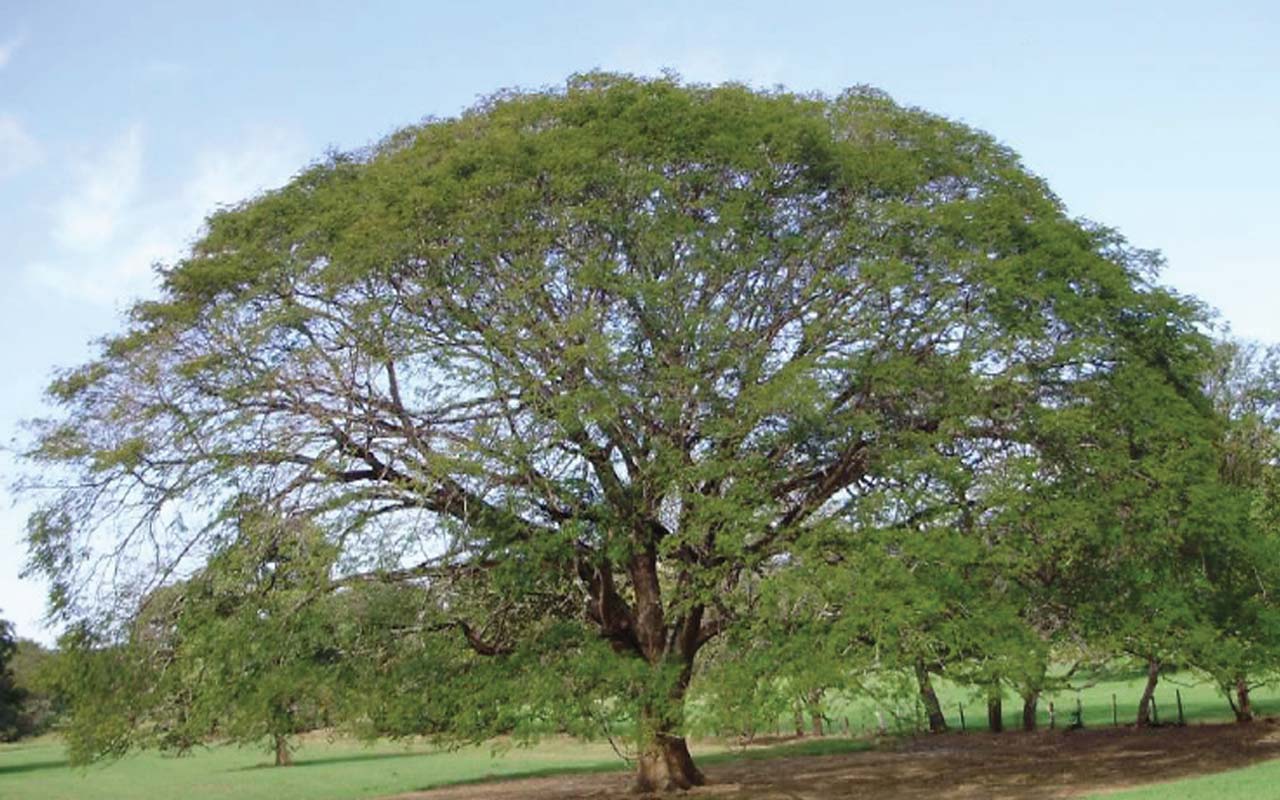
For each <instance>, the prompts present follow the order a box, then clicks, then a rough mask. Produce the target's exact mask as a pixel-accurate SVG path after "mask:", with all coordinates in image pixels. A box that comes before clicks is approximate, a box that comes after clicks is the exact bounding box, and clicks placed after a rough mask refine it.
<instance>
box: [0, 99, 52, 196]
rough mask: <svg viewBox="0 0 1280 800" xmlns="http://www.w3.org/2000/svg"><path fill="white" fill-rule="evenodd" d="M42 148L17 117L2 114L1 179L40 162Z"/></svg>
mask: <svg viewBox="0 0 1280 800" xmlns="http://www.w3.org/2000/svg"><path fill="white" fill-rule="evenodd" d="M42 149H43V148H41V147H40V143H39V142H38V141H36V140H35V138H34V137H32V136H31V134H29V133H27V131H26V129H25V128H24V127H22V123H20V122H18V120H17V118H15V117H11V116H4V115H0V180H3V179H5V178H9V177H12V176H14V175H17V174H18V173H19V172H22V171H23V170H25V169H28V168H30V167H33V166H35V165H36V164H39V163H40V159H41V158H42V156H43V153H42Z"/></svg>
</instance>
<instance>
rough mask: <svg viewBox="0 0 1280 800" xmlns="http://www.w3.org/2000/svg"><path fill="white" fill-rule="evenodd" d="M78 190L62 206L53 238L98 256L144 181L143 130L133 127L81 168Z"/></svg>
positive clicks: (77, 249)
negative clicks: (96, 252) (98, 251)
mask: <svg viewBox="0 0 1280 800" xmlns="http://www.w3.org/2000/svg"><path fill="white" fill-rule="evenodd" d="M76 171H77V173H79V174H78V180H77V181H76V187H75V189H74V190H73V191H72V192H71V193H70V194H68V195H67V196H66V197H64V198H63V199H62V201H61V202H60V203H59V204H58V209H57V212H56V221H55V224H54V231H53V235H54V238H55V239H56V240H57V241H58V243H59V244H61V245H63V246H64V247H66V248H68V249H71V250H76V251H80V252H94V251H96V250H99V249H101V248H102V247H103V246H104V245H106V244H108V243H109V242H110V241H111V239H112V237H114V236H115V234H116V229H117V227H119V225H120V219H121V216H122V215H123V214H124V213H125V212H126V210H127V209H129V208H130V206H131V205H132V204H133V203H134V200H135V197H136V194H137V191H138V185H139V184H140V182H141V180H142V126H141V125H133V126H132V127H130V128H129V129H128V130H127V131H125V133H124V134H123V135H121V136H120V137H118V138H117V139H116V140H115V141H113V142H111V143H110V144H109V145H107V147H106V148H105V149H104V150H103V151H102V152H100V153H97V154H95V155H94V156H93V157H92V158H89V159H86V160H85V161H84V162H82V163H81V164H80V165H79V166H78V167H77V168H76Z"/></svg>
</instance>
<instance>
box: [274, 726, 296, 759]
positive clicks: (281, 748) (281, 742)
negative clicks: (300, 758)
mask: <svg viewBox="0 0 1280 800" xmlns="http://www.w3.org/2000/svg"><path fill="white" fill-rule="evenodd" d="M275 744H276V766H277V767H291V766H293V754H292V753H290V752H289V739H288V738H287V737H285V736H284V735H282V734H279V733H277V734H275Z"/></svg>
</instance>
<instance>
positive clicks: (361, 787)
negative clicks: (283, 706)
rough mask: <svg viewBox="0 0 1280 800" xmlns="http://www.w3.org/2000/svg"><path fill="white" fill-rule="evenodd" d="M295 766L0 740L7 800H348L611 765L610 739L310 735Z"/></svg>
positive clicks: (242, 752)
mask: <svg viewBox="0 0 1280 800" xmlns="http://www.w3.org/2000/svg"><path fill="white" fill-rule="evenodd" d="M295 759H296V765H295V766H294V767H291V768H287V769H274V768H272V767H270V766H269V765H270V761H271V759H270V757H269V756H268V755H267V754H266V753H265V752H263V751H260V750H257V749H254V748H238V747H231V746H226V747H212V748H208V749H202V750H200V751H197V752H195V753H193V754H191V755H189V756H185V757H181V758H178V757H172V756H164V755H161V754H158V753H139V754H135V755H130V756H127V757H125V758H124V759H121V760H120V761H116V762H111V763H106V764H101V765H94V766H90V767H88V768H84V769H77V768H72V767H70V766H69V765H68V764H67V761H66V755H65V753H64V752H63V749H62V745H61V743H60V742H58V741H57V740H56V739H52V738H47V739H43V740H38V741H35V742H31V743H19V744H15V745H5V746H0V798H4V800H37V799H39V800H73V799H74V800H90V799H91V800H135V798H136V799H138V800H141V798H161V797H184V798H191V800H222V799H223V798H226V799H227V800H230V799H231V798H236V799H237V800H281V798H287V797H306V798H309V800H350V798H364V797H374V796H378V795H385V794H393V793H396V792H405V791H411V790H414V789H423V788H428V787H431V786H440V785H443V784H448V783H460V782H467V781H476V780H484V779H487V778H496V777H511V776H516V775H529V774H551V773H561V772H571V771H584V770H608V769H617V768H619V767H620V766H622V765H621V762H620V761H619V760H618V758H617V756H615V755H614V753H613V751H612V750H611V749H610V748H609V746H608V745H607V744H577V743H571V742H566V741H550V742H544V743H542V744H539V745H538V746H536V747H533V748H515V749H511V750H509V751H507V752H506V753H502V754H498V755H496V756H495V755H494V753H493V751H492V750H491V749H490V748H485V747H477V748H467V749H463V750H457V751H453V752H442V751H439V750H436V749H433V748H431V747H428V746H421V745H419V746H411V747H405V746H403V745H397V744H393V743H386V742H382V743H378V744H376V745H374V746H372V747H365V746H363V745H361V744H358V743H354V742H349V741H342V740H338V741H333V742H329V741H323V740H313V741H309V742H306V743H305V744H304V745H303V746H302V747H301V748H300V749H299V750H298V751H297V753H296V754H295Z"/></svg>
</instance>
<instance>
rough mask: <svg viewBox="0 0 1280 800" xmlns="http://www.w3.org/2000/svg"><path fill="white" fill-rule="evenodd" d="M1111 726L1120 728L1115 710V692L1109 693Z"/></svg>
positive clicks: (1118, 716) (1118, 715)
mask: <svg viewBox="0 0 1280 800" xmlns="http://www.w3.org/2000/svg"><path fill="white" fill-rule="evenodd" d="M1111 725H1112V726H1113V727H1116V728H1118V727H1120V712H1119V710H1117V709H1116V693H1115V692H1112V693H1111Z"/></svg>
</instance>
